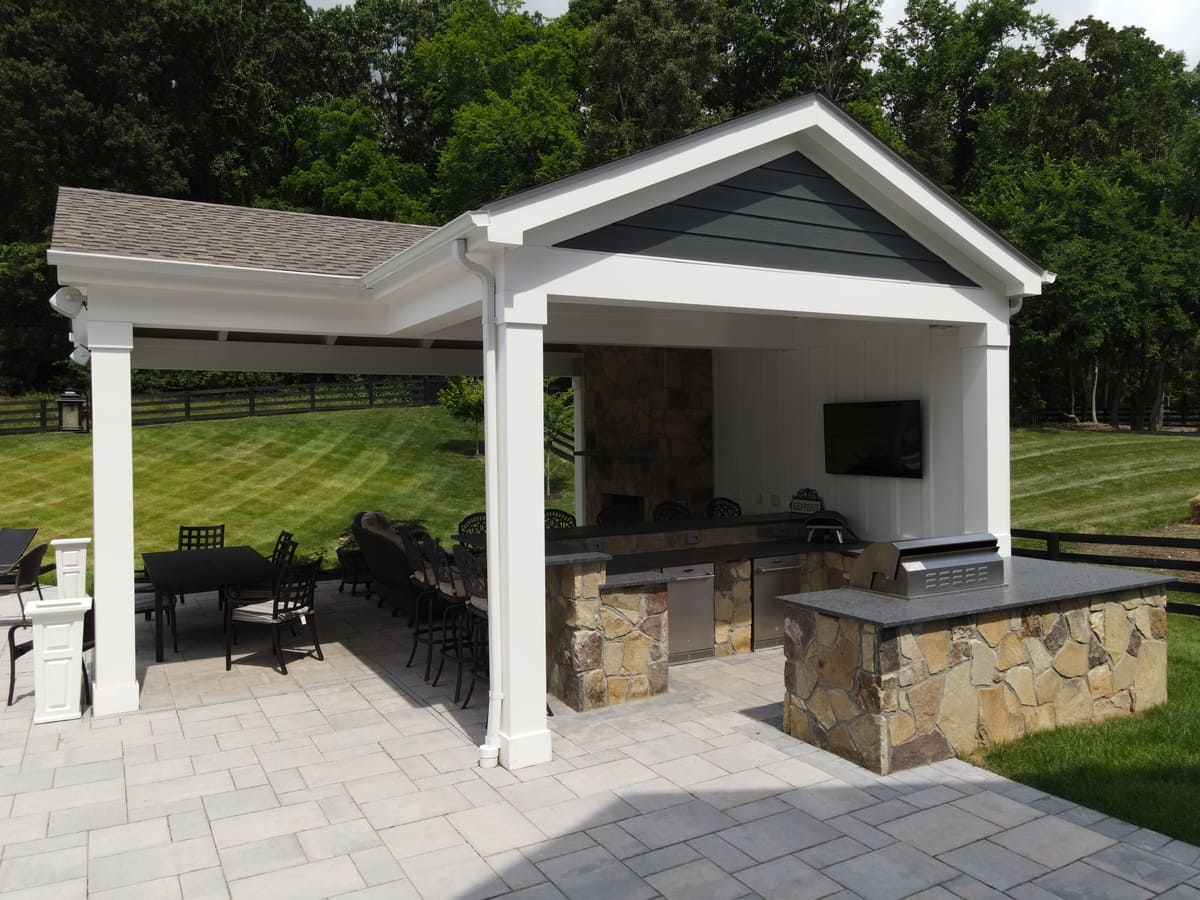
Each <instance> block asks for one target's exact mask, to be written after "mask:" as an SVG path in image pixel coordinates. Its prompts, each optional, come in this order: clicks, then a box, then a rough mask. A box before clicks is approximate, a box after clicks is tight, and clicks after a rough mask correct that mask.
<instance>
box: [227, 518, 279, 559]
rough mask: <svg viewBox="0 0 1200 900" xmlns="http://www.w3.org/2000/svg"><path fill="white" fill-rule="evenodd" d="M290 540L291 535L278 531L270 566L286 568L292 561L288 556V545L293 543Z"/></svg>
mask: <svg viewBox="0 0 1200 900" xmlns="http://www.w3.org/2000/svg"><path fill="white" fill-rule="evenodd" d="M223 527H224V526H222V528H223ZM292 538H293V535H292V533H291V532H290V531H287V530H285V529H280V530H279V537H277V538H275V549H274V550H272V551H271V565H273V566H286V565H287V564H288V563H289V562H291V561H292V557H291V556H290V555H289V554H288V544H289V543H294V542H293V540H292ZM222 544H224V538H222ZM293 549H294V548H293Z"/></svg>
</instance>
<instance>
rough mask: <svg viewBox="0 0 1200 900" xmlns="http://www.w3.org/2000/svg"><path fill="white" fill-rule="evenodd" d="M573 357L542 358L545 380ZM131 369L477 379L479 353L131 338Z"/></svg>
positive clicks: (566, 371) (562, 371)
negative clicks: (429, 376)
mask: <svg viewBox="0 0 1200 900" xmlns="http://www.w3.org/2000/svg"><path fill="white" fill-rule="evenodd" d="M578 358H579V357H578V354H574V353H547V354H545V357H544V367H545V370H546V374H547V375H556V376H558V375H571V374H572V373H573V371H574V369H575V366H576V363H577V361H578ZM133 366H134V367H135V368H143V369H213V370H218V371H222V372H261V371H271V372H301V373H306V374H307V373H311V374H317V373H321V374H352V375H357V374H363V375H479V374H481V373H482V372H483V351H482V349H480V350H470V349H462V350H451V349H443V348H429V349H425V348H420V347H341V346H326V345H320V344H272V343H268V342H256V341H211V340H187V339H186V338H136V339H135V340H134V344H133Z"/></svg>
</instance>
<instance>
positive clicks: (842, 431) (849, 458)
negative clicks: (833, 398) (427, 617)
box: [825, 400, 925, 478]
mask: <svg viewBox="0 0 1200 900" xmlns="http://www.w3.org/2000/svg"><path fill="white" fill-rule="evenodd" d="M922 457H923V454H922V447H921V401H920V400H888V401H876V402H871V403H826V404H825V471H826V472H828V473H829V474H831V475H878V476H883V477H890V478H920V477H921V476H922V475H923V474H924V468H925V467H924V462H923V459H922Z"/></svg>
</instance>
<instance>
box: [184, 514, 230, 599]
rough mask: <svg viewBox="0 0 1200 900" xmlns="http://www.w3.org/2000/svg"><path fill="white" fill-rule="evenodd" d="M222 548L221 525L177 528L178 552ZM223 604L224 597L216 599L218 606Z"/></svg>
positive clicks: (222, 532)
mask: <svg viewBox="0 0 1200 900" xmlns="http://www.w3.org/2000/svg"><path fill="white" fill-rule="evenodd" d="M224 546H225V526H224V525H223V524H222V525H180V526H179V549H180V550H212V549H213V548H215V547H224ZM179 602H180V603H183V594H180V595H179ZM224 602H225V598H224V597H219V598H218V603H219V604H222V605H223V604H224Z"/></svg>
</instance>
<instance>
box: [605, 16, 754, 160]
mask: <svg viewBox="0 0 1200 900" xmlns="http://www.w3.org/2000/svg"><path fill="white" fill-rule="evenodd" d="M730 22H731V20H730V12H729V9H728V7H726V6H725V5H724V4H723V3H721V2H720V0H620V2H618V3H616V4H615V5H614V7H613V9H612V12H610V13H609V14H608V15H606V16H604V17H603V18H602V19H600V20H599V21H598V22H596V24H595V25H594V26H593V30H592V38H591V45H590V47H589V51H588V52H589V55H590V57H591V68H590V71H589V73H588V81H589V89H588V93H587V95H586V98H585V99H586V103H587V107H588V112H587V116H588V145H589V151H590V157H591V159H593V160H597V161H599V160H605V159H611V158H613V157H617V156H624V155H626V154H629V153H633V152H634V151H636V150H642V149H644V148H646V147H652V146H654V145H656V144H661V143H663V142H664V141H669V140H671V139H673V138H677V137H680V136H682V135H685V134H687V133H689V132H691V131H695V130H696V129H698V128H702V127H703V126H705V125H710V124H713V123H714V122H716V121H718V120H719V119H720V118H721V115H720V113H719V111H718V110H717V109H715V108H714V107H713V106H712V100H713V98H712V97H711V96H710V95H711V92H712V90H713V86H714V85H715V84H716V83H718V82H719V81H720V80H721V78H722V77H723V72H722V67H723V63H724V58H723V53H722V51H723V49H724V47H725V42H726V37H725V36H726V35H727V34H728V33H729V30H730Z"/></svg>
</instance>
